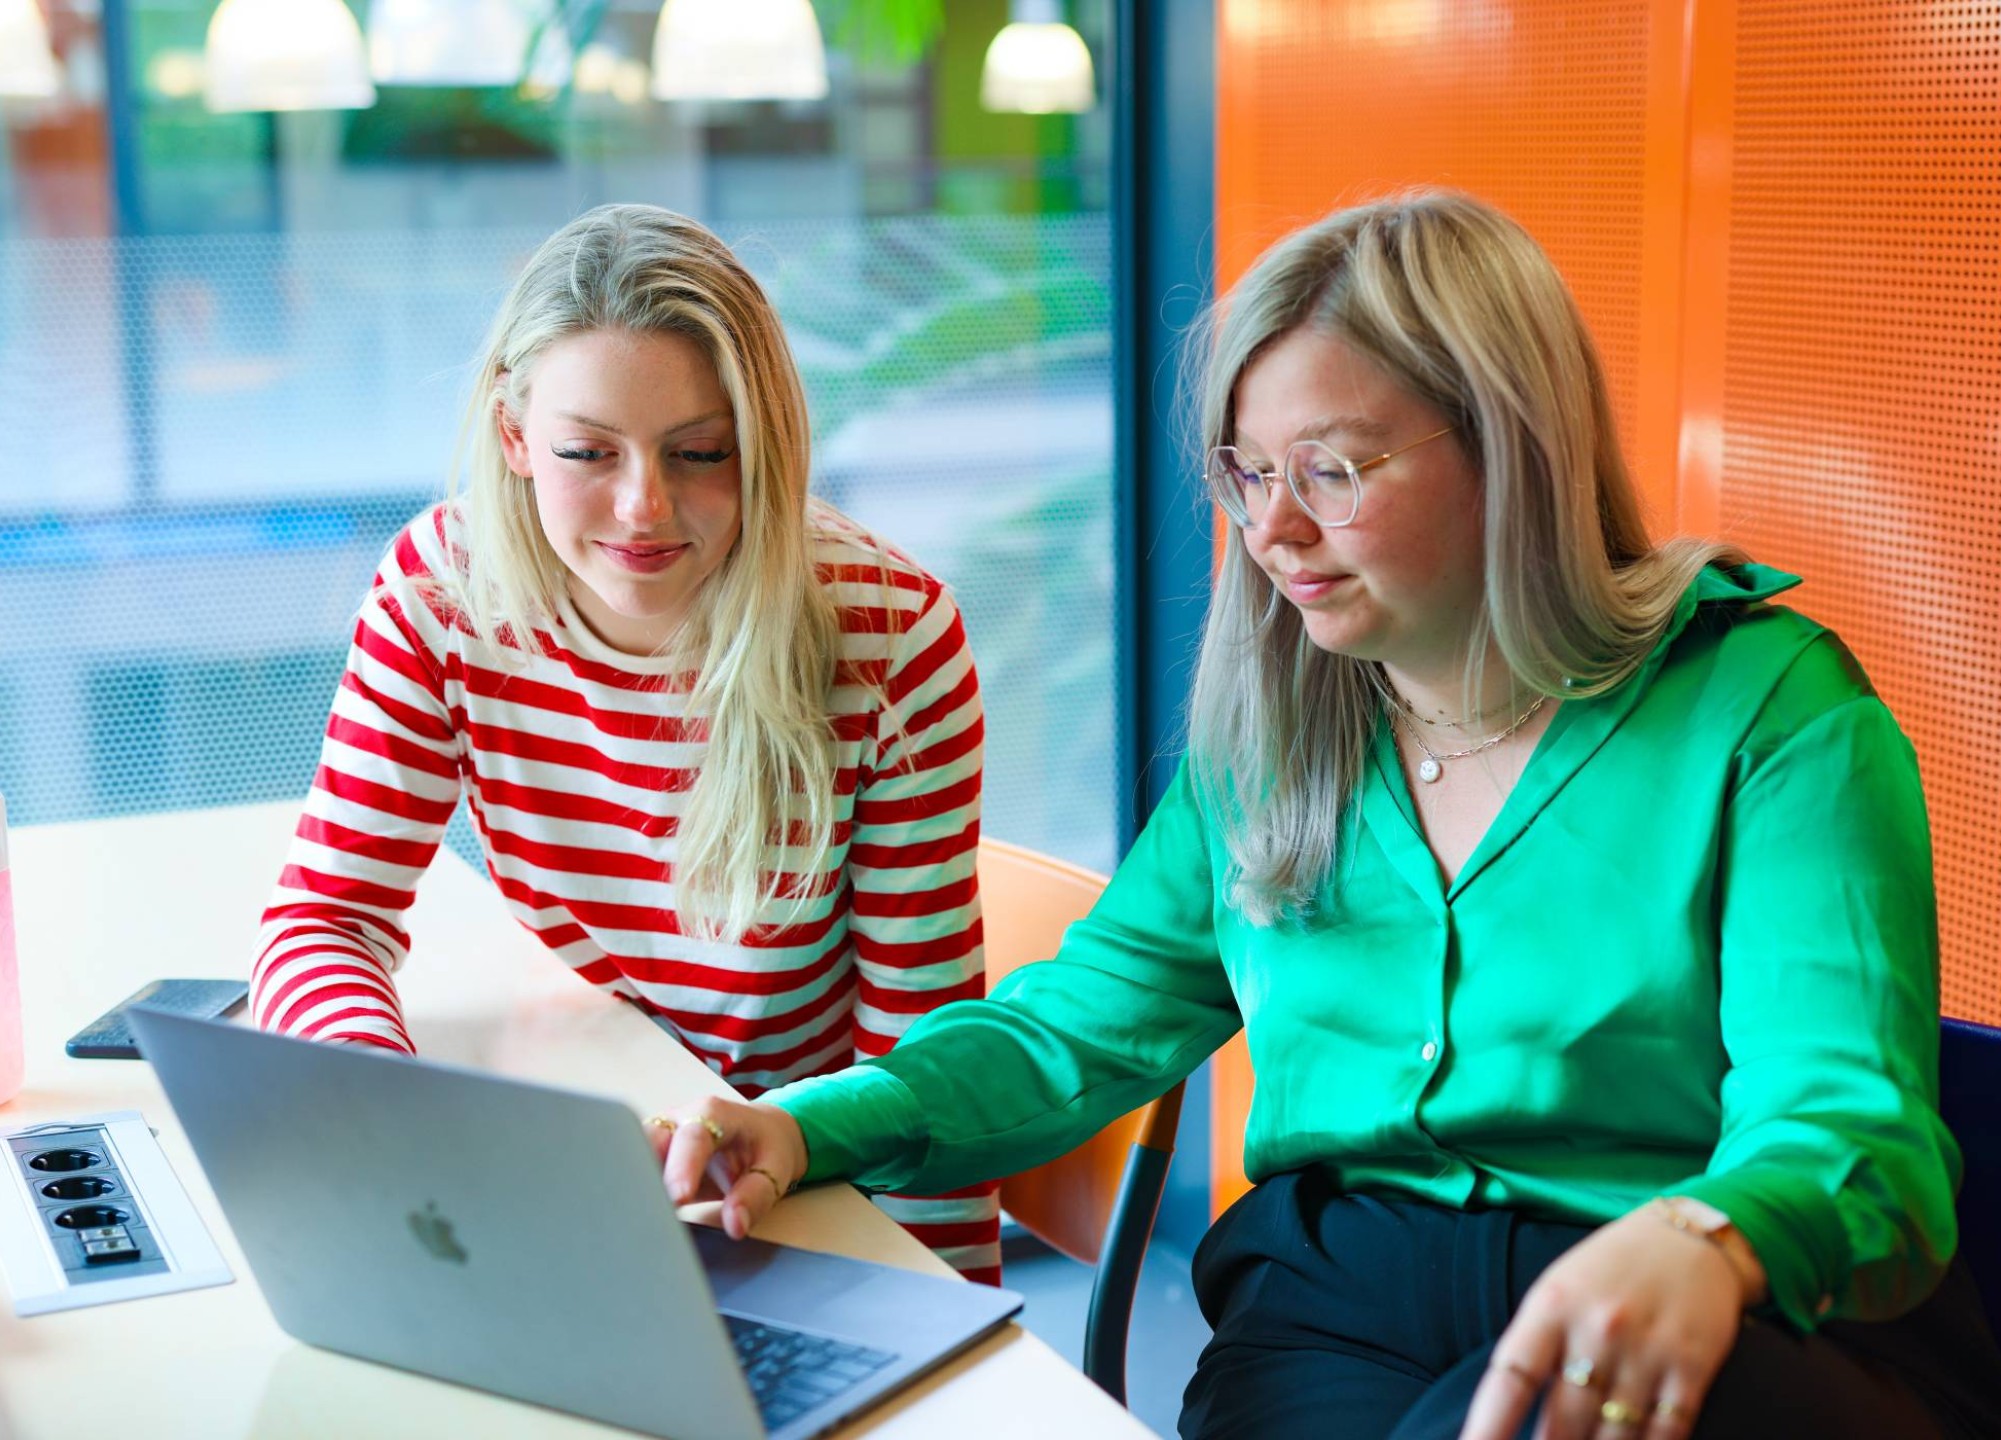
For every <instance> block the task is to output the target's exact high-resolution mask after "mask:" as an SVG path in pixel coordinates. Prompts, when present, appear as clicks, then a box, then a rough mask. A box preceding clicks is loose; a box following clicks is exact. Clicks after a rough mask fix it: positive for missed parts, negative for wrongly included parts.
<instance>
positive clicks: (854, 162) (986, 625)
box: [0, 0, 1117, 867]
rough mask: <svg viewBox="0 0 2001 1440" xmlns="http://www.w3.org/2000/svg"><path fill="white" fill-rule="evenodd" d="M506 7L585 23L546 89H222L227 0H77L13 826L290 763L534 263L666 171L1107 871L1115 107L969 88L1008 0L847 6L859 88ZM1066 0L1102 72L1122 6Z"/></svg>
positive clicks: (200, 800)
mask: <svg viewBox="0 0 2001 1440" xmlns="http://www.w3.org/2000/svg"><path fill="white" fill-rule="evenodd" d="M495 3H501V4H517V3H527V5H528V8H529V9H530V10H533V11H535V13H536V14H537V15H538V17H539V22H538V23H546V24H550V25H555V26H559V27H561V29H562V32H563V36H564V38H565V39H567V40H568V41H569V45H570V52H571V54H572V55H573V56H574V57H577V63H576V65H575V67H574V68H573V69H571V70H570V71H569V75H568V81H567V83H566V84H564V85H563V86H562V87H561V88H560V89H555V90H550V89H547V88H537V87H534V86H515V87H489V88H466V87H457V88H449V87H425V86H412V85H399V86H387V85H384V86H379V87H378V89H377V99H376V102H375V103H374V104H373V105H372V106H370V107H368V108H365V109H360V110H349V111H302V112H293V113H283V114H267V113H250V114H225V115H218V114H212V113H210V112H209V111H208V110H207V109H206V108H205V107H204V105H203V103H202V100H201V98H200V91H199V80H200V70H201V65H202V63H203V45H204V40H205V36H206V31H207V26H208V21H209V18H210V15H211V14H212V12H213V6H212V5H211V4H209V3H207V0H185V3H177V0H95V3H92V4H90V5H83V4H72V3H68V0H57V3H55V4H54V5H53V6H52V7H48V9H49V14H50V20H51V44H52V48H53V50H54V52H55V53H56V56H57V59H58V62H59V64H60V66H61V68H62V71H63V77H64V80H63V88H62V90H61V92H60V93H59V94H58V95H56V96H54V97H47V98H40V99H32V100H30V99H18V98H10V99H0V134H4V140H5V144H4V146H0V375H5V376H6V377H7V378H6V382H5V383H4V384H0V614H4V615H5V616H6V617H7V623H6V624H5V626H3V627H0V658H3V659H4V662H5V663H4V669H3V670H0V673H4V674H5V676H6V682H5V684H4V685H0V789H4V790H5V792H6V793H7V796H8V799H9V805H10V809H11V810H12V811H13V813H14V816H15V818H16V819H17V820H19V821H22V822H26V821H34V820H54V819H63V818H72V817H78V816H86V815H99V814H111V813H120V812H130V811H139V810H151V809H161V808H170V807H180V806H196V805H213V804H226V803H233V802H240V801H248V800H259V799H270V798H276V797H282V796H288V795H295V794H298V793H300V792H301V791H302V790H303V788H304V786H305V785H306V783H307V782H308V780H309V778H310V776H311V773H312V767H313V763H314V758H315V755H316V753H317V748H318V735H319V731H320V728H321V726H322V725H323V723H324V719H325V710H326V706H327V704H328V702H329V700H330V698H331V695H332V691H333V686H334V684H335V681H336V679H337V677H338V675H339V671H340V665H341V660H342V657H343V655H344V652H345V648H346V643H347V639H348V634H349V629H350V626H351V624H352V618H353V615H354V611H355V607H356V605H357V604H358V602H359V599H360V597H361V594H362V591H363V587H364V586H365V585H366V583H367V581H368V578H369V575H370V573H371V570H372V567H373V565H374V564H375V561H376V559H377V558H378V557H379V555H380V553H381V551H382V548H383V546H384V545H385V544H386V542H387V540H388V538H389V537H390V536H391V535H392V534H393V533H394V532H395V530H396V529H397V528H398V527H399V526H400V525H402V524H403V523H404V522H405V521H407V520H408V519H409V518H410V516H411V515H413V514H415V513H416V512H417V511H418V510H419V509H421V508H422V507H423V506H424V505H426V504H428V503H430V502H431V500H433V499H434V498H436V496H437V495H438V494H440V493H442V490H443V486H444V478H445V475H446V472H447V470H448V468H449V465H450V462H451V457H452V451H453V447H454V443H455V440H456V431H457V425H458V419H459V411H460V406H461V404H462V401H463V397H464V394H465V386H466V383H467V379H468V374H469V369H470V364H471V361H472V359H473V354H474V351H475V349H476V348H477V346H478V345H479V343H480V340H481V337H482V335H483V332H484V330H485V327H486V325H487V323H488V321H489V320H490V318H491V315H492V313H493V310H494V308H495V306H496V305H497V303H498V301H499V299H500V297H501V295H502V294H503V293H504V291H505V289H506V287H507V286H508V284H509V283H510V281H511V279H512V276H513V274H514V273H515V271H516V269H517V268H518V267H519V265H520V264H521V262H522V261H523V260H524V259H525V258H526V257H527V255H528V254H529V252H530V251H531V250H532V249H533V248H534V247H535V245H537V244H538V243H539V242H540V241H541V240H542V239H543V238H544V237H546V236H547V235H548V233H549V232H550V231H552V230H553V229H555V228H556V227H557V226H558V225H560V224H562V223H563V222H564V221H566V220H568V219H569V218H571V217H572V216H574V215H575V214H577V213H578V212H580V211H581V210H583V209H586V208H588V207H589V206H591V205H595V204H599V203H603V202H606V201H613V200H644V201H649V202H652V203H657V204H662V205H666V206H669V207H671V208H674V209H678V210H682V211H684V212H686V213H688V214H691V215H694V216H696V217H697V218H699V219H701V220H703V221H704V222H706V223H707V224H709V225H711V226H712V227H713V228H715V229H716V230H717V231H718V232H719V233H720V234H722V235H723V236H724V238H725V239H727V240H729V241H730V242H731V243H732V244H733V245H734V246H736V247H737V249H738V252H739V254H741V255H742V256H743V258H744V259H745V261H746V262H747V263H748V264H749V265H750V267H751V268H752V269H753V270H754V271H755V272H756V273H757V274H758V276H759V277H760V279H761V280H762V281H763V282H764V283H765V284H766V285H767V287H768V288H769V289H770V291H771V293H772V295H773V298H774V300H775V302H776V303H777V305H778V307H779V309H780V311H781V313H782V314H783V315H784V317H785V320H786V323H787V326H788V329H789V332H790V335H791V338H792V341H793V345H794V348H795V351H796V354H797V356H798V359H799V363H800V367H801V370H802V372H803V374H804V377H805V382H806V388H807V392H808V398H809V402H810V404H811V407H812V411H813V420H814V435H815V446H816V464H815V472H816V477H815V484H816V486H817V488H818V489H819V491H820V493H822V494H824V495H825V496H827V497H828V498H829V499H830V500H832V501H833V502H834V503H835V504H837V505H839V506H841V507H842V508H843V509H846V510H847V511H849V513H851V514H853V515H854V516H856V518H858V519H860V520H861V521H863V522H864V523H865V524H868V525H870V526H872V527H874V528H876V529H878V530H879V531H881V532H882V533H883V534H885V535H886V536H888V537H889V538H891V539H892V540H894V541H896V542H897V543H899V544H900V545H902V546H903V547H904V548H906V549H907V550H909V551H911V552H912V553H914V554H915V555H916V556H917V557H918V558H919V559H920V560H921V561H923V562H924V563H925V564H927V565H928V566H929V567H930V568H932V569H933V570H934V571H935V572H936V573H938V574H939V575H940V576H941V577H943V578H944V579H945V580H947V581H948V582H949V583H950V584H952V585H953V587H954V588H955V590H956V591H957V593H958V595H959V598H960V601H961V604H962V605H963V607H964V609H965V612H966V616H967V624H968V628H969V631H970V633H971V635H972V638H973V644H974V649H975V654H976V656H977V658H978V661H979V664H980V669H981V674H982V677H983V680H984V682H985V687H986V696H987V705H988V712H989V759H988V771H987V828H988V832H989V833H990V834H993V835H996V836H999V837H1002V838H1006V839H1010V840H1015V841H1019V842H1021V843H1024V844H1028V845H1032V846H1036V847H1038V848H1042V849H1047V850H1050V851H1053V852H1055V853H1057V854H1061V855H1065V856H1068V857H1070V858H1073V859H1076V860H1079V861H1081V862H1084V863H1087V864H1092V865H1097V866H1101V867H1109V866H1110V864H1111V863H1112V860H1113V859H1114V855H1115V845H1116V814H1117V805H1116V795H1115V789H1114V787H1115V768H1116V767H1115V757H1114V743H1115V741H1114V737H1115V726H1114V704H1115V699H1116V696H1115V690H1114V685H1115V680H1114V677H1115V674H1116V665H1115V635H1114V621H1113V608H1112V583H1113V561H1112V548H1111V547H1112V506H1113V497H1112V481H1111V445H1112V416H1111V399H1110V396H1111V375H1110V362H1111V341H1110V325H1111V315H1110V300H1109V296H1110V293H1111V271H1110V265H1111V259H1110V244H1109V233H1110V231H1109V219H1108V215H1107V205H1108V197H1109V194H1110V183H1109V175H1108V171H1107V162H1106V158H1105V157H1106V156H1107V154H1108V149H1109V129H1108V127H1109V123H1110V121H1109V115H1108V113H1107V111H1106V110H1105V108H1104V106H1103V105H1102V104H1100V105H1099V106H1098V107H1097V108H1096V109H1094V110H1092V111H1089V112H1086V113H1084V114H1080V115H1074V116H1072V115H1060V116H1026V115H995V114H989V113H988V112H986V111H984V110H983V109H982V108H981V107H980V103H979V70H980V62H981V59H982V57H983V56H984V53H985V48H986V45H987V42H988V41H989V40H990V39H991V38H992V36H993V34H994V33H995V32H996V31H998V29H999V28H1000V26H1001V25H1002V24H1003V23H1005V21H1006V19H1007V4H1006V0H963V3H961V0H953V3H951V4H950V5H949V6H948V5H944V4H943V3H940V4H938V5H937V6H935V7H928V6H926V5H924V4H921V3H900V4H896V5H881V4H874V3H872V0H838V3H837V0H822V3H821V4H820V6H819V14H820V19H821V23H822V26H823V28H824V29H825V30H826V32H827V34H828V36H829V41H828V69H829V74H830V82H831V93H830V95H829V97H828V98H827V99H826V100H824V101H819V102H758V101H749V102H727V103H723V102H710V103H690V102H663V101H659V100H654V99H652V98H650V97H649V96H647V95H646V93H645V89H646V82H647V78H648V71H647V68H646V67H647V62H648V60H649V57H650V49H651V41H652V34H653V26H654V21H655V18H656V16H657V14H658V7H657V5H653V4H648V3H643V0H568V3H560V0H546V3H544V0H495ZM353 8H354V12H355V14H356V16H357V19H359V20H362V21H364V22H365V21H366V19H367V7H366V5H365V4H362V3H360V0H357V3H355V5H354V7H353ZM1070 9H1071V14H1070V18H1071V20H1072V22H1073V23H1074V24H1076V25H1077V26H1078V28H1079V29H1080V31H1082V33H1083V34H1084V35H1085V37H1086V39H1087V41H1088V42H1089V43H1090V44H1091V45H1092V47H1093V50H1094V54H1095V58H1096V61H1097V66H1098V73H1099V75H1100V77H1102V76H1103V75H1104V74H1105V73H1107V66H1108V57H1107V56H1106V54H1105V50H1104V46H1105V40H1106V37H1105V27H1106V24H1107V17H1106V14H1105V9H1106V5H1105V0H1072V4H1071V6H1070ZM107 36H109V37H112V39H113V40H116V39H118V37H123V43H124V48H123V50H122V52H120V53H118V54H114V55H111V56H110V57H109V62H110V63H107V54H106V46H107Z"/></svg>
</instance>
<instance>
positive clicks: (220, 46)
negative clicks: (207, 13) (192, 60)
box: [206, 0, 375, 110]
mask: <svg viewBox="0 0 2001 1440" xmlns="http://www.w3.org/2000/svg"><path fill="white" fill-rule="evenodd" d="M206 59H207V69H208V91H207V96H208V108H209V109H211V110H360V109H363V108H365V107H367V106H369V105H373V104H374V103H375V86H374V85H372V84H371V83H369V79H368V57H367V53H366V51H365V49H364V47H363V45H362V43H361V27H360V26H359V25H357V24H355V23H354V16H353V14H352V13H351V12H350V11H349V10H348V8H347V6H345V5H343V4H342V3H341V0H222V4H221V5H220V6H218V7H217V8H216V12H215V18H214V19H212V20H210V21H209V22H208V49H207V55H206Z"/></svg>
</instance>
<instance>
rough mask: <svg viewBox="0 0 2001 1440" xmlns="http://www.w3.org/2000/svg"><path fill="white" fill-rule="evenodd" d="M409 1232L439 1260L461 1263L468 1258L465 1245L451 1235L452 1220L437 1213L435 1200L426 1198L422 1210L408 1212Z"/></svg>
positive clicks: (455, 1263)
mask: <svg viewBox="0 0 2001 1440" xmlns="http://www.w3.org/2000/svg"><path fill="white" fill-rule="evenodd" d="M410 1233H411V1234H413V1235H415V1236H416V1237H417V1243H418V1244H419V1245H422V1246H423V1247H424V1248H425V1249H426V1250H428V1251H430V1252H431V1253H432V1254H433V1255H435V1256H437V1257H438V1258H439V1259H440V1260H449V1261H451V1262H452V1263H453V1264H454V1265H463V1264H465V1263H466V1260H467V1259H468V1258H469V1257H468V1256H467V1255H466V1250H465V1246H463V1245H461V1244H459V1242H458V1241H457V1240H456V1239H455V1238H454V1237H453V1235H452V1222H451V1221H449V1220H447V1219H446V1218H445V1217H444V1216H442V1215H440V1214H439V1213H438V1202H437V1201H435V1200H426V1201H425V1202H424V1208H423V1209H422V1210H412V1211H411V1212H410Z"/></svg>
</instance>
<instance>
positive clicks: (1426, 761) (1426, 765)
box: [1417, 755, 1445, 785]
mask: <svg viewBox="0 0 2001 1440" xmlns="http://www.w3.org/2000/svg"><path fill="white" fill-rule="evenodd" d="M1444 773H1445V767H1444V766H1443V765H1441V764H1439V763H1438V762H1437V761H1436V760H1434V759H1432V758H1431V757H1430V756H1429V755H1427V756H1425V757H1424V758H1423V759H1422V760H1420V761H1418V762H1417V778H1418V779H1420V780H1422V781H1423V782H1424V783H1425V784H1427V785H1430V784H1434V783H1435V782H1436V781H1437V779H1438V777H1439V776H1441V775H1443V774H1444Z"/></svg>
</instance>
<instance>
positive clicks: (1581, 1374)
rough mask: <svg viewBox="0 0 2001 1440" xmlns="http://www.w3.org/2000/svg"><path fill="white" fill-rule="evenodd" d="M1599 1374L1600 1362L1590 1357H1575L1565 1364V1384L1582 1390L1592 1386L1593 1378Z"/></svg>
mask: <svg viewBox="0 0 2001 1440" xmlns="http://www.w3.org/2000/svg"><path fill="white" fill-rule="evenodd" d="M1597 1373H1598V1362H1597V1361H1595V1360H1593V1359H1592V1358H1591V1357H1590V1356H1589V1355H1575V1356H1572V1357H1571V1358H1570V1359H1568V1360H1566V1361H1564V1362H1563V1383H1564V1384H1566V1385H1575V1386H1576V1387H1577V1388H1578V1389H1580V1390H1582V1389H1584V1388H1585V1387H1586V1386H1588V1385H1590V1383H1591V1377H1592V1376H1593V1375H1596V1374H1597Z"/></svg>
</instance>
